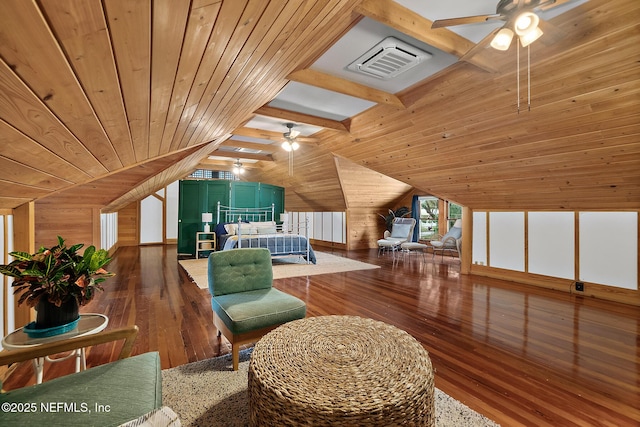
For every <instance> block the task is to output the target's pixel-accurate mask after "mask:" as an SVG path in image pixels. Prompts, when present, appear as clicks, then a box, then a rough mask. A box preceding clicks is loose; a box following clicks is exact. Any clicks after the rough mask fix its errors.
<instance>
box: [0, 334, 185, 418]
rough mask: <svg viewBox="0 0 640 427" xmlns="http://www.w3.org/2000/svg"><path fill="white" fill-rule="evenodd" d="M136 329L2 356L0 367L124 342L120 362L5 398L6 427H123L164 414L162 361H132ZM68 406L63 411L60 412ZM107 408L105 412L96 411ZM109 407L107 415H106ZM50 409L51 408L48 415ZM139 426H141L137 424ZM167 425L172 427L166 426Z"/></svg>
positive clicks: (0, 399) (151, 356) (1, 396)
mask: <svg viewBox="0 0 640 427" xmlns="http://www.w3.org/2000/svg"><path fill="white" fill-rule="evenodd" d="M137 334H138V327H137V326H128V327H125V328H119V329H112V330H106V331H102V332H98V333H97V334H93V335H86V336H83V337H79V338H73V339H67V340H62V341H57V342H51V343H46V344H39V345H35V346H33V347H31V348H27V349H21V350H11V351H2V352H0V366H3V365H11V364H14V363H18V362H24V361H28V360H32V359H34V358H37V357H45V356H48V355H52V354H58V353H62V352H67V351H71V350H75V349H77V348H82V347H89V346H93V345H98V344H103V343H109V342H113V341H118V340H124V344H123V346H122V350H121V351H120V355H119V356H118V360H116V361H114V362H111V363H107V364H104V365H101V366H95V367H92V368H90V369H87V370H86V371H81V372H78V373H73V374H69V375H65V376H62V377H58V378H55V379H52V380H49V381H46V382H44V383H42V384H36V385H33V386H27V387H23V388H17V389H15V390H10V391H7V392H3V393H0V403H2V406H3V408H4V407H5V405H6V407H7V408H12V407H13V406H12V405H14V404H15V405H16V406H15V407H16V408H21V409H20V410H16V411H3V413H2V415H1V416H0V420H1V421H2V425H48V426H58V425H60V426H62V425H64V426H88V425H105V426H106V425H119V424H123V423H129V422H137V421H134V420H137V419H139V418H140V417H147V418H148V417H149V416H150V414H153V413H156V412H158V411H160V410H161V409H162V410H165V409H166V411H168V412H170V413H171V414H172V416H174V418H177V416H175V413H173V411H171V410H170V409H169V408H161V407H162V376H161V372H160V357H159V355H158V353H157V352H148V353H144V354H140V355H137V356H132V357H129V355H130V353H131V349H132V346H133V341H134V340H135V338H136V336H137ZM51 404H54V405H61V404H63V405H65V406H64V407H62V409H61V408H60V407H59V406H55V407H51V406H50V405H51ZM99 405H102V406H101V408H103V409H105V410H104V411H96V408H97V407H98V406H99ZM107 406H108V410H107V409H106V408H107ZM47 408H50V410H48V409H47ZM135 425H139V424H135ZM167 425H168V423H167Z"/></svg>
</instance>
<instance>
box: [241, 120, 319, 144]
mask: <svg viewBox="0 0 640 427" xmlns="http://www.w3.org/2000/svg"><path fill="white" fill-rule="evenodd" d="M287 123H291V121H289V120H283V119H277V118H274V117H266V116H255V117H254V118H252V119H251V120H249V121H248V122H247V123H246V124H245V125H244V127H246V128H253V129H264V130H270V131H272V132H282V133H285V132H287V131H288V129H287V126H286V124H287ZM294 129H295V130H297V131H298V132H300V135H302V136H310V135H313V134H314V133H316V132H319V131H321V130H322V128H321V127H318V126H311V125H307V124H303V123H295V127H294ZM239 138H240V137H239V136H234V139H239ZM262 141H265V140H262Z"/></svg>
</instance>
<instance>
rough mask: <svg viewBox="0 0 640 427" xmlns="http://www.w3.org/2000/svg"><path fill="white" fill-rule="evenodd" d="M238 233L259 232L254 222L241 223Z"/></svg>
mask: <svg viewBox="0 0 640 427" xmlns="http://www.w3.org/2000/svg"><path fill="white" fill-rule="evenodd" d="M237 233H238V234H244V235H247V234H258V228H257V227H256V226H254V225H253V224H245V223H242V224H240V229H239V230H238V231H237Z"/></svg>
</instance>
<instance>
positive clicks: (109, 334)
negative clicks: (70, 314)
mask: <svg viewBox="0 0 640 427" xmlns="http://www.w3.org/2000/svg"><path fill="white" fill-rule="evenodd" d="M137 336H138V326H136V325H133V326H125V327H123V328H117V329H111V330H107V331H102V332H98V333H97V334H91V335H85V336H82V337H78V338H69V339H67V340H63V341H58V342H51V343H46V344H41V345H38V346H34V347H31V348H26V349H20V350H10V351H2V352H0V366H4V365H10V364H12V363H16V362H24V361H25V360H31V359H35V358H38V357H45V356H49V355H51V354H57V353H63V352H65V351H72V350H76V349H79V348H84V347H90V346H93V345H97V344H104V343H108V342H112V341H118V340H121V339H124V345H123V346H122V350H121V351H120V355H119V356H118V360H119V359H124V358H126V357H129V356H130V355H131V350H132V348H133V342H134V341H135V339H136V337H137Z"/></svg>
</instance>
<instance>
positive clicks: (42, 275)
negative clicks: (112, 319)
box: [0, 236, 115, 307]
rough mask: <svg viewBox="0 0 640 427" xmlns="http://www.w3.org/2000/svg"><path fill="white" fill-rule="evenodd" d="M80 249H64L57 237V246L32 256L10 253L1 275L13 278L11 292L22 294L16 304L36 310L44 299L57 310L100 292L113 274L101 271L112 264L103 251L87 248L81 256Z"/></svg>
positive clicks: (80, 302) (43, 249)
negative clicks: (72, 301) (65, 304)
mask: <svg viewBox="0 0 640 427" xmlns="http://www.w3.org/2000/svg"><path fill="white" fill-rule="evenodd" d="M83 246H84V244H83V243H79V244H76V245H73V246H69V247H67V246H66V245H65V243H64V239H63V238H62V237H60V236H58V244H57V245H56V246H53V247H51V248H49V249H47V248H44V247H42V248H40V250H39V251H38V252H37V253H35V254H29V253H27V252H11V253H10V255H11V256H12V257H13V258H14V260H13V261H12V262H11V263H10V264H5V265H0V273H2V274H4V275H5V276H9V277H13V278H14V281H13V284H12V286H14V287H15V288H16V289H15V291H14V293H15V294H18V293H21V295H20V298H19V299H18V304H22V303H26V304H27V305H28V306H30V307H35V306H36V305H37V304H38V302H39V301H40V300H41V299H42V298H46V299H47V300H48V301H49V302H50V303H52V304H55V305H56V306H58V307H60V306H61V305H62V304H63V303H66V302H67V301H69V300H71V299H72V298H74V299H75V300H76V301H77V302H78V305H80V306H82V305H85V304H87V303H88V302H89V301H91V299H93V297H94V295H95V292H96V290H102V286H101V283H102V282H104V281H105V280H106V279H107V278H109V277H112V276H114V275H115V274H114V273H109V272H108V271H106V270H105V269H104V268H103V267H104V266H105V265H107V264H108V263H109V261H111V258H109V253H108V252H107V251H106V250H104V249H100V250H96V248H95V246H89V247H88V248H87V249H85V251H84V253H83V254H82V255H80V254H79V253H78V250H80V249H81V248H82V247H83Z"/></svg>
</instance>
